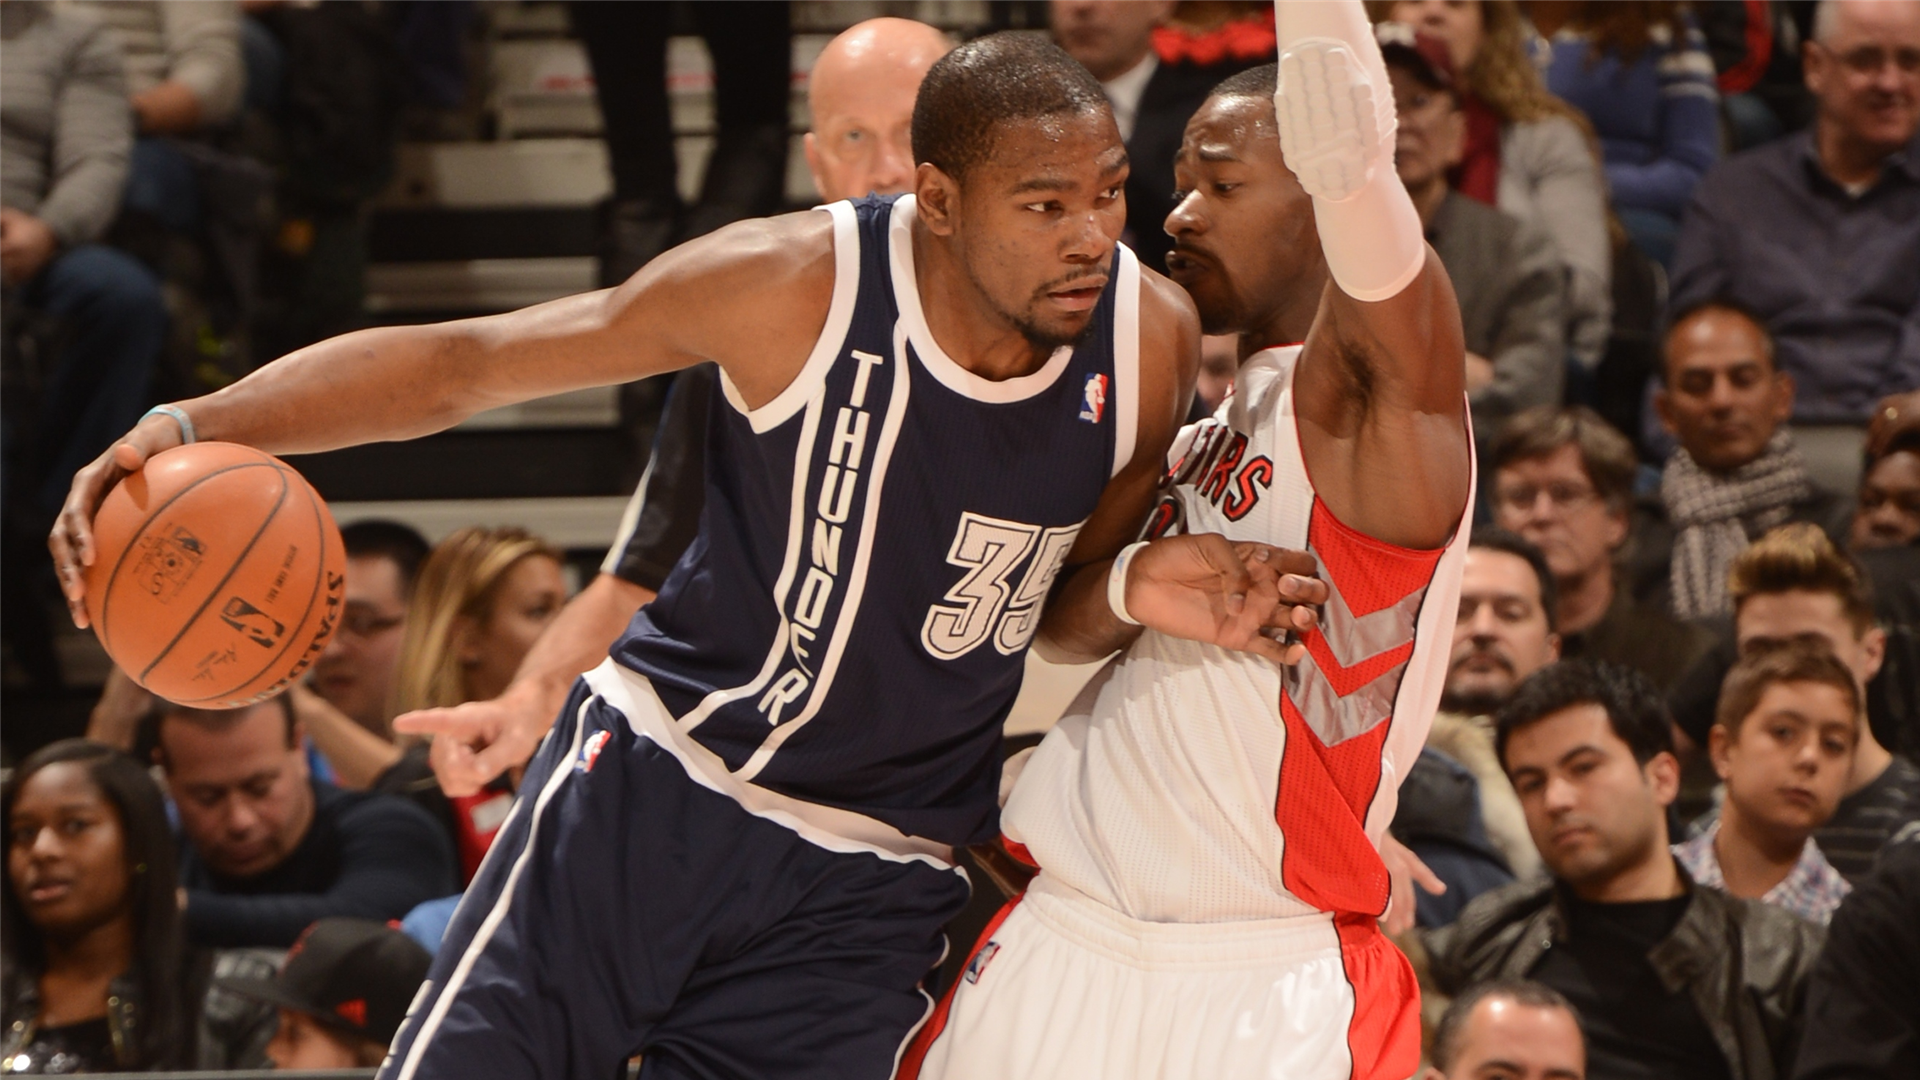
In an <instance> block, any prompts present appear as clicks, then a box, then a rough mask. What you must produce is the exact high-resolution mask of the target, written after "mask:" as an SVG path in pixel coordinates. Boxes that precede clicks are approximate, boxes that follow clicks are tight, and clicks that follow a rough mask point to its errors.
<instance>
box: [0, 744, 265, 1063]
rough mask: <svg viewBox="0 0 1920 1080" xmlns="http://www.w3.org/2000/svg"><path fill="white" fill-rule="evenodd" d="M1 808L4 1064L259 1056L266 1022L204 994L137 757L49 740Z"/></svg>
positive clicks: (165, 832)
mask: <svg viewBox="0 0 1920 1080" xmlns="http://www.w3.org/2000/svg"><path fill="white" fill-rule="evenodd" d="M0 808H3V810H4V823H3V824H0V835H4V836H5V837H6V841H7V866H6V878H7V887H6V889H5V894H4V896H0V913H3V914H0V934H3V935H4V936H0V948H4V951H5V965H4V968H5V974H4V990H0V1002H4V1004H5V1015H6V1018H7V1020H6V1022H7V1028H6V1031H5V1032H4V1034H0V1040H3V1041H0V1062H3V1063H4V1068H5V1070H6V1071H8V1072H12V1073H75V1072H141V1071H150V1070H155V1069H196V1068H198V1069H217V1068H240V1067H252V1066H254V1065H256V1064H258V1063H259V1060H258V1059H259V1055H258V1050H259V1047H260V1046H261V1045H262V1044H263V1043H264V1042H265V1040H266V1035H267V1033H268V1032H270V1031H271V1016H270V1014H260V1013H257V1012H248V1011H244V1010H242V1011H239V1012H234V1011H228V1010H223V1009H222V1008H221V1007H220V1003H219V1002H218V1001H217V1000H216V998H217V997H218V995H212V996H210V995H209V994H208V983H207V976H208V971H207V964H206V958H205V957H204V956H203V955H200V954H197V953H196V952H194V950H192V949H191V948H190V947H189V946H188V944H187V937H186V932H185V929H184V926H183V923H182V920H181V917H180V907H179V902H178V900H177V899H176V881H177V879H176V878H175V876H174V858H175V856H174V843H173V835H172V833H171V832H170V831H169V829H168V824H167V808H166V804H165V802H164V801H163V800H162V799H161V796H160V789H159V788H158V787H156V786H155V785H154V782H153V779H152V777H150V776H149V775H148V774H147V771H146V770H145V769H144V768H142V767H141V766H140V764H139V763H138V762H136V761H134V760H133V759H132V758H131V757H128V756H127V755H126V754H123V753H121V752H120V751H118V750H114V749H112V748H110V747H106V746H101V745H99V744H97V743H90V742H86V741H84V740H81V739H67V740H65V741H62V742H56V743H53V744H51V745H49V746H47V747H45V748H43V749H41V750H39V751H38V752H36V753H34V754H33V755H32V756H30V757H28V758H27V759H26V760H25V761H23V762H21V763H20V765H19V767H18V768H16V769H15V770H14V773H13V776H12V777H11V779H9V781H8V782H7V785H6V790H5V793H4V795H0ZM262 1020H264V1021H266V1023H265V1024H262V1023H261V1021H262Z"/></svg>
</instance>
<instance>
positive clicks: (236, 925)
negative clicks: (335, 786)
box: [187, 795, 460, 948]
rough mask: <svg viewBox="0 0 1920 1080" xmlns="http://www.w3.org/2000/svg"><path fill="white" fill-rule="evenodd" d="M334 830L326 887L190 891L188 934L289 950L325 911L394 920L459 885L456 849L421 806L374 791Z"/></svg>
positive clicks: (218, 942)
mask: <svg viewBox="0 0 1920 1080" xmlns="http://www.w3.org/2000/svg"><path fill="white" fill-rule="evenodd" d="M337 827H338V829H339V835H340V872H339V874H338V876H337V877H335V878H334V880H333V883H332V885H331V886H329V887H328V888H327V889H326V891H324V892H317V893H258V894H252V895H247V894H236V893H216V892H211V891H209V890H206V889H194V890H190V891H189V893H188V895H187V936H188V938H189V939H190V940H192V941H193V942H194V943H195V944H198V945H207V946H214V947H220V948H241V947H248V946H263V947H268V948H286V947H288V946H290V945H292V944H293V942H294V940H295V939H296V938H298V937H299V936H300V932H301V931H302V930H305V929H306V928H307V927H308V926H310V925H312V924H313V922H314V920H316V919H320V918H323V917H325V916H328V915H353V916H358V917H360V918H366V919H383V920H384V919H398V918H400V917H401V916H403V915H405V914H406V913H407V912H409V911H411V910H413V908H414V907H415V906H416V905H418V904H421V903H424V902H425V901H428V900H433V899H437V898H439V897H442V896H449V895H452V894H453V893H455V892H458V891H459V889H460V885H459V875H458V874H457V873H456V872H455V867H454V860H453V849H452V847H450V846H449V845H448V843H447V837H446V835H445V834H444V833H443V832H442V831H441V830H440V828H439V827H438V826H436V825H435V824H434V823H433V819H432V818H430V817H428V816H427V813H426V811H424V810H422V809H420V808H419V807H417V806H415V805H413V804H412V803H409V802H407V801H406V800H404V799H400V798H396V797H394V796H390V795H376V796H372V797H370V798H366V799H362V800H358V801H357V802H356V803H355V804H354V805H352V806H348V807H346V808H344V809H343V810H342V811H341V813H340V816H339V819H338V823H337Z"/></svg>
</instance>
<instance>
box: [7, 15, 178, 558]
mask: <svg viewBox="0 0 1920 1080" xmlns="http://www.w3.org/2000/svg"><path fill="white" fill-rule="evenodd" d="M132 141H133V122H132V115H131V112H130V109H129V107H128V104H127V94H126V87H125V77H124V75H123V68H122V61H121V57H120V52H119V50H118V49H116V48H115V46H114V44H113V42H112V40H111V39H110V38H109V37H108V36H107V34H106V31H105V30H104V28H102V27H101V26H100V25H99V24H98V23H97V22H95V21H93V20H91V19H88V18H84V17H82V16H79V15H74V14H69V13H67V12H64V11H61V10H60V9H58V8H56V7H54V6H52V5H48V4H43V3H33V2H27V0H18V2H13V0H10V2H8V3H6V4H0V280H3V281H4V285H5V292H4V296H5V304H6V308H7V316H8V318H7V319H6V323H7V329H6V331H5V332H6V333H7V334H8V335H9V337H10V338H12V337H14V336H15V335H19V334H22V333H32V334H33V336H34V338H35V340H36V341H39V342H41V343H43V344H51V345H52V347H51V348H47V349H44V350H42V351H41V352H40V353H39V354H38V358H39V359H38V363H39V366H40V368H41V370H38V371H36V372H34V374H35V375H37V376H38V378H39V379H40V380H43V382H42V384H41V390H40V393H39V395H38V400H37V401H36V402H35V403H34V408H33V409H32V410H31V414H30V415H32V416H33V417H34V428H35V430H34V431H33V432H32V433H31V434H30V435H29V433H26V432H11V431H10V432H8V437H7V456H8V461H7V463H6V464H7V468H6V474H7V476H8V481H7V484H8V488H9V490H8V492H7V498H8V500H9V503H10V509H22V510H26V511H27V512H28V513H31V514H35V515H40V514H44V515H45V516H46V518H47V519H49V520H50V519H51V517H52V515H53V514H54V512H55V511H57V510H58V509H59V506H60V502H61V500H62V499H64V498H65V478H66V477H68V476H70V475H72V472H73V470H74V469H76V468H78V467H79V466H81V465H83V464H85V463H86V462H87V461H89V460H91V459H92V458H93V457H94V456H95V455H97V454H98V453H99V452H100V451H101V450H103V449H105V448H106V446H107V444H108V443H109V442H111V441H112V440H113V437H114V436H115V435H117V434H119V433H120V432H122V431H125V430H126V428H127V425H129V424H131V423H133V422H134V421H136V420H137V419H138V418H139V416H140V411H141V410H142V409H143V408H145V406H146V404H147V383H148V381H149V380H150V379H151V378H152V375H153V369H154V365H155V363H156V362H157V360H158V359H159V356H160V350H161V346H162V342H163V339H164V337H165V334H166V327H167V313H166V307H165V305H164V304H163V303H162V301H161V297H160V286H159V283H158V282H157V281H156V280H155V279H154V277H153V275H152V274H151V273H150V272H149V271H148V270H147V269H146V268H145V267H143V266H141V265H140V263H138V262H137V261H136V260H134V259H133V258H131V257H130V256H128V255H126V254H125V253H123V252H119V251H116V250H113V249H112V248H108V247H103V246H101V245H98V244H95V243H93V241H94V240H96V239H98V238H99V236H100V234H101V233H103V232H105V231H106V228H107V226H108V225H109V224H111V223H112V221H113V218H114V215H115V213H116V212H117V211H118V210H119V208H120V201H121V194H122V191H123V190H124V188H125V186H126V179H127V157H128V152H129V147H130V146H131V144H132ZM15 343H16V341H13V340H10V341H9V345H12V344H15ZM10 415H14V414H13V411H12V410H10ZM16 443H18V444H19V445H16ZM22 483H30V484H33V485H34V486H33V487H31V488H28V489H25V490H20V489H18V488H17V487H16V485H19V484H22Z"/></svg>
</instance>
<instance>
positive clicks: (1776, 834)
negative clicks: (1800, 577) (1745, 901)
mask: <svg viewBox="0 0 1920 1080" xmlns="http://www.w3.org/2000/svg"><path fill="white" fill-rule="evenodd" d="M1859 738H1860V689H1859V687H1858V686H1856V685H1855V684H1854V681H1853V673H1852V672H1851V671H1849V670H1847V666H1846V665H1845V664H1842V663H1841V662H1840V661H1839V660H1837V659H1835V658H1834V655H1833V654H1832V653H1831V652H1829V651H1828V650H1827V649H1825V648H1824V647H1821V646H1819V645H1815V644H1812V643H1808V642H1800V641H1794V642H1790V643H1788V644H1785V645H1782V646H1779V647H1775V648H1764V649H1757V650H1754V651H1753V652H1751V653H1749V654H1748V655H1746V656H1744V657H1742V658H1741V659H1740V661H1739V663H1736V664H1735V665H1734V666H1733V670H1732V671H1731V672H1729V673H1728V674H1727V681H1726V685H1725V687H1724V688H1723V689H1722V690H1721V692H1720V715H1719V719H1718V721H1717V722H1716V723H1715V724H1714V726H1713V730H1712V731H1711V732H1709V733H1708V752H1709V753H1710V755H1711V756H1712V758H1713V769H1714V772H1716V773H1718V774H1719V776H1720V779H1721V781H1723V782H1724V783H1725V784H1726V801H1725V803H1724V804H1723V805H1722V807H1721V810H1720V817H1719V819H1718V820H1717V821H1715V822H1714V823H1713V824H1712V825H1710V826H1708V827H1707V829H1706V831H1705V832H1702V833H1701V834H1700V835H1699V836H1696V837H1694V838H1693V839H1691V840H1688V841H1686V842H1684V843H1680V844H1675V845H1674V848H1673V853H1674V855H1675V857H1677V858H1678V859H1679V860H1680V864H1681V865H1682V866H1685V867H1686V868H1687V873H1689V874H1691V875H1693V879H1694V880H1695V881H1697V882H1699V883H1700V884H1702V885H1711V886H1714V887H1715V888H1720V889H1725V890H1726V891H1727V892H1730V893H1732V894H1733V895H1735V896H1743V897H1747V898H1749V899H1754V900H1760V901H1763V902H1765V903H1769V904H1773V905H1775V906H1778V907H1782V908H1785V909H1787V910H1788V911H1791V912H1793V913H1794V914H1795V915H1798V916H1800V917H1801V918H1803V919H1806V920H1807V921H1809V922H1815V923H1819V924H1820V925H1822V926H1825V925H1826V924H1827V923H1828V922H1829V921H1830V920H1831V919H1832V918H1833V912H1834V909H1835V908H1837V907H1839V906H1840V901H1841V900H1842V899H1843V898H1844V897H1845V896H1846V895H1847V893H1848V892H1849V891H1851V890H1850V887H1849V886H1848V885H1847V881H1846V879H1845V878H1843V877H1841V876H1840V872H1839V871H1837V870H1835V869H1834V868H1833V866H1832V864H1830V863H1828V862H1827V860H1826V858H1825V857H1824V856H1822V855H1821V854H1820V846H1819V845H1818V844H1816V843H1814V842H1813V832H1814V830H1815V829H1818V828H1819V827H1820V826H1822V825H1825V824H1826V823H1827V820H1828V819H1829V818H1831V817H1833V812H1834V810H1835V809H1836V808H1837V807H1838V806H1839V805H1840V798H1841V795H1842V794H1843V793H1844V792H1845V790H1846V785H1847V774H1848V771H1849V769H1850V767H1851V766H1852V763H1853V751H1854V744H1855V743H1856V742H1857V741H1859Z"/></svg>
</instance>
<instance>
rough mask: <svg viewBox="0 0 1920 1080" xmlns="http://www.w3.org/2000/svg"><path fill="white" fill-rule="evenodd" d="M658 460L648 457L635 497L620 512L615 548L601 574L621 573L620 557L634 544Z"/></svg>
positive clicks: (602, 566)
mask: <svg viewBox="0 0 1920 1080" xmlns="http://www.w3.org/2000/svg"><path fill="white" fill-rule="evenodd" d="M656 460H657V458H656V457H655V456H654V455H652V454H648V455H647V467H646V468H645V469H643V470H641V472H640V482H639V483H638V484H635V485H634V488H633V495H632V497H631V498H629V499H627V506H626V509H624V510H622V511H620V528H619V530H618V531H616V532H615V533H614V534H613V546H611V547H609V548H607V556H606V558H604V559H601V560H600V572H601V573H603V574H615V573H619V571H620V556H621V554H622V553H623V552H625V551H626V550H627V545H628V544H630V543H632V542H633V531H634V530H635V529H637V528H639V527H640V512H641V511H642V510H644V509H645V508H646V505H647V485H648V484H649V483H651V482H652V481H653V463H654V462H655V461H656Z"/></svg>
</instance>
